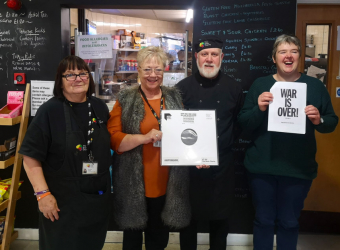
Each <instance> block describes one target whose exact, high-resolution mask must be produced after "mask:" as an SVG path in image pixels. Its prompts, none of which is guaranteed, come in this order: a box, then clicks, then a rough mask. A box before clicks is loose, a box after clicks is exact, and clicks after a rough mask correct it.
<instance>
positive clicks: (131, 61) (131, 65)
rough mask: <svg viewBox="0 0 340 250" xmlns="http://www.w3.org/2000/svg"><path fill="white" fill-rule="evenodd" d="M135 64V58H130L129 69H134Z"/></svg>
mask: <svg viewBox="0 0 340 250" xmlns="http://www.w3.org/2000/svg"><path fill="white" fill-rule="evenodd" d="M134 66H135V63H134V60H130V68H129V71H133V70H134Z"/></svg>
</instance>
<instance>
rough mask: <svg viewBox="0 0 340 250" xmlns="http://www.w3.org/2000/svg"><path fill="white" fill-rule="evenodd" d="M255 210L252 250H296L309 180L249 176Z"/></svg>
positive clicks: (310, 182) (260, 175)
mask: <svg viewBox="0 0 340 250" xmlns="http://www.w3.org/2000/svg"><path fill="white" fill-rule="evenodd" d="M249 179H250V189H251V192H252V196H253V204H254V207H255V211H256V214H255V220H254V231H253V233H254V250H273V241H274V231H275V228H276V242H277V250H296V245H297V239H298V233H299V221H298V219H299V217H300V213H301V210H302V209H303V203H304V200H305V199H306V197H307V194H308V192H309V189H310V187H311V185H312V180H305V179H299V178H294V177H287V176H275V175H268V174H252V173H249Z"/></svg>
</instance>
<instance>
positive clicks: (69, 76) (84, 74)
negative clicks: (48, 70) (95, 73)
mask: <svg viewBox="0 0 340 250" xmlns="http://www.w3.org/2000/svg"><path fill="white" fill-rule="evenodd" d="M77 76H79V78H80V79H81V80H87V79H89V72H82V73H79V74H67V75H62V77H65V78H66V80H67V81H75V80H76V79H77Z"/></svg>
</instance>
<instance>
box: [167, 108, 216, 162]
mask: <svg viewBox="0 0 340 250" xmlns="http://www.w3.org/2000/svg"><path fill="white" fill-rule="evenodd" d="M161 125H162V132H163V137H162V147H161V165H162V166H176V165H180V166H196V165H203V164H205V165H210V166H214V165H218V150H217V136H216V115H215V110H201V111H187V110H163V111H162V113H161Z"/></svg>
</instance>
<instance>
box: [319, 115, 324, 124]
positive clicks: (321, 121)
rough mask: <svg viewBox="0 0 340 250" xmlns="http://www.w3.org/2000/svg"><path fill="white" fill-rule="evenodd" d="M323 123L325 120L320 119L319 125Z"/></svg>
mask: <svg viewBox="0 0 340 250" xmlns="http://www.w3.org/2000/svg"><path fill="white" fill-rule="evenodd" d="M323 122H324V120H323V118H322V117H320V123H319V125H320V124H322V123H323Z"/></svg>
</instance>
